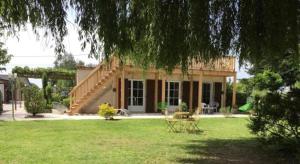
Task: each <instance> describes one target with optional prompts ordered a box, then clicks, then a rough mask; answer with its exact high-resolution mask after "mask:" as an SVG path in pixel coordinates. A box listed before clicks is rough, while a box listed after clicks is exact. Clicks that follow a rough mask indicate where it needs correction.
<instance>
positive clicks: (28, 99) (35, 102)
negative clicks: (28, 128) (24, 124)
mask: <svg viewBox="0 0 300 164" xmlns="http://www.w3.org/2000/svg"><path fill="white" fill-rule="evenodd" d="M23 93H24V100H25V109H26V111H27V112H28V113H31V114H32V115H33V116H35V115H36V114H38V113H42V112H43V111H44V109H45V106H46V100H45V99H44V96H43V92H42V91H40V89H39V88H38V87H37V86H35V85H32V86H26V87H25V88H24V89H23Z"/></svg>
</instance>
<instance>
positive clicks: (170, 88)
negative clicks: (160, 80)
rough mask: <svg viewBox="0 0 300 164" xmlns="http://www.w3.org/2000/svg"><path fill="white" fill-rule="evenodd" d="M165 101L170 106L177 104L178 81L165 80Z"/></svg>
mask: <svg viewBox="0 0 300 164" xmlns="http://www.w3.org/2000/svg"><path fill="white" fill-rule="evenodd" d="M165 93H166V102H168V104H169V105H170V106H178V104H179V82H166V90H165Z"/></svg>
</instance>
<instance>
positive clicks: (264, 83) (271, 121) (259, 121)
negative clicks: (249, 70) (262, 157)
mask: <svg viewBox="0 0 300 164" xmlns="http://www.w3.org/2000/svg"><path fill="white" fill-rule="evenodd" d="M294 77H297V76H295V75H294ZM282 79H284V78H283V76H280V75H279V74H278V73H274V72H270V71H268V70H266V71H264V72H263V73H260V74H257V76H256V77H255V81H256V83H255V88H258V89H260V91H256V92H254V93H253V97H254V109H255V116H254V117H252V118H251V122H250V125H249V127H250V129H251V130H252V132H253V133H255V134H257V135H258V136H259V137H261V138H262V139H264V141H267V142H268V143H271V144H274V145H276V146H279V148H280V149H283V150H285V152H286V153H287V154H288V155H295V154H297V153H299V152H300V150H299V147H300V89H298V88H296V87H294V85H290V86H284V83H283V80H282ZM282 88H283V89H284V90H282ZM262 89H263V90H262Z"/></svg>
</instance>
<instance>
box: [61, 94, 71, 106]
mask: <svg viewBox="0 0 300 164" xmlns="http://www.w3.org/2000/svg"><path fill="white" fill-rule="evenodd" d="M62 103H63V104H64V105H65V106H66V107H68V108H69V107H70V98H69V97H68V98H65V99H63V101H62Z"/></svg>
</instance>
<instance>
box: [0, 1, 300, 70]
mask: <svg viewBox="0 0 300 164" xmlns="http://www.w3.org/2000/svg"><path fill="white" fill-rule="evenodd" d="M298 3H299V2H298V1H297V0H289V1H276V0H269V1H248V0H232V1H218V0H208V1H198V0H175V1H174V0H164V1H153V0H152V1H151V0H149V1H140V0H116V1H106V0H70V1H64V0H57V1H39V0H24V1H15V0H5V1H1V2H0V6H1V7H0V22H1V24H0V26H2V27H4V28H5V30H8V31H15V30H18V29H19V28H20V27H22V26H24V25H25V24H26V23H27V22H30V23H31V25H32V26H33V28H34V29H35V30H36V29H38V28H39V27H44V28H45V29H46V33H45V34H46V35H49V34H51V35H52V36H53V38H54V39H55V41H56V49H55V50H56V52H58V53H63V51H64V45H63V38H64V37H65V36H66V34H67V28H66V21H68V19H67V12H68V11H72V12H74V13H75V17H76V19H75V23H76V24H77V25H78V26H79V30H78V33H79V36H80V37H79V38H80V40H81V41H82V42H83V44H82V48H85V47H86V46H90V55H94V56H96V57H99V54H100V52H102V50H103V51H104V55H105V56H106V57H108V56H109V55H111V54H114V53H116V54H118V55H119V56H120V57H121V58H122V59H124V58H125V57H126V56H129V57H130V58H133V59H135V60H136V61H139V62H136V63H139V64H140V65H142V66H147V65H149V64H151V63H152V64H154V65H156V66H157V67H158V68H164V69H167V70H171V69H172V68H174V67H175V65H177V64H181V65H182V67H183V69H186V68H187V66H188V63H189V62H190V61H191V59H196V60H205V61H208V60H211V59H215V58H217V57H220V56H224V55H228V54H229V53H230V52H233V54H237V55H239V56H240V61H241V62H244V61H247V62H248V61H249V62H250V63H251V64H253V65H255V67H257V68H259V67H260V66H270V65H278V66H279V63H280V62H279V61H280V59H283V58H285V57H286V54H291V55H292V56H298V55H299V51H298V49H299V47H298V38H297V37H298V33H299V31H298V30H299V21H298V17H297V16H298V10H297V6H298ZM267 59H268V60H267Z"/></svg>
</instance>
